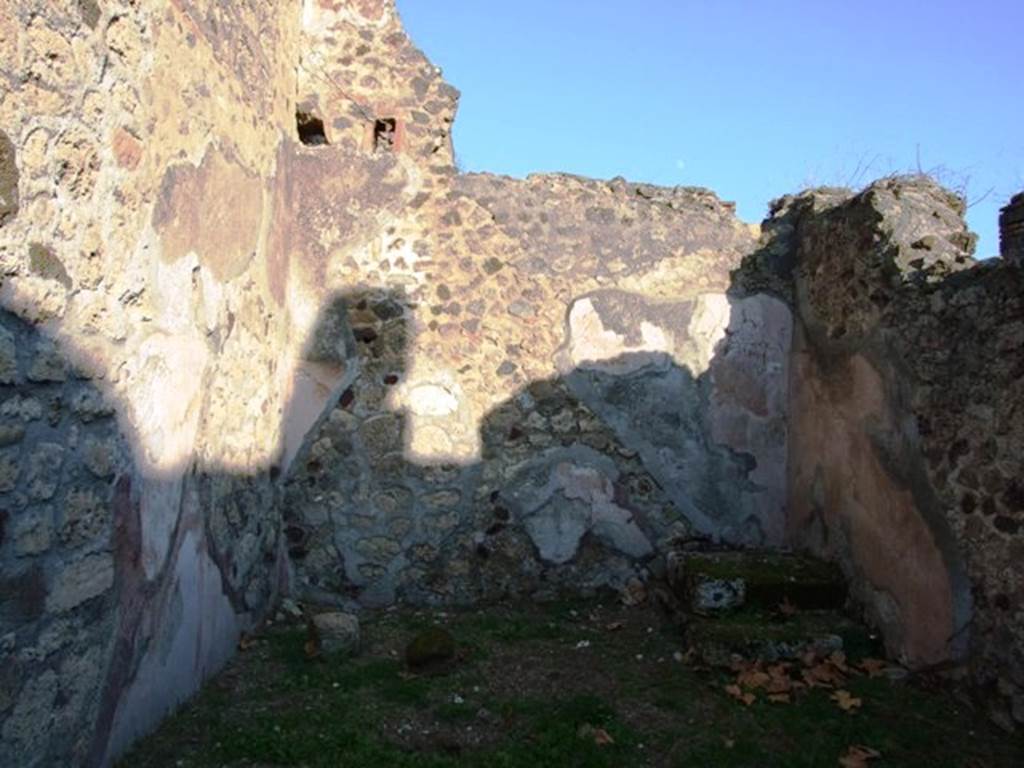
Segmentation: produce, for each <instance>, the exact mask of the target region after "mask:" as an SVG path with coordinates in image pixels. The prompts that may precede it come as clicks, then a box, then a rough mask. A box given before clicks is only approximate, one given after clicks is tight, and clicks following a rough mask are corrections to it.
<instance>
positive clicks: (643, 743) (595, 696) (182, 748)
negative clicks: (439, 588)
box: [119, 604, 1024, 768]
mask: <svg viewBox="0 0 1024 768" xmlns="http://www.w3.org/2000/svg"><path fill="white" fill-rule="evenodd" d="M620 614H621V612H620ZM620 614H616V616H619V615H620ZM608 615H609V614H607V613H599V614H598V615H597V618H595V619H594V620H593V621H590V620H589V619H588V608H587V607H586V606H582V607H581V606H578V605H576V606H568V605H563V604H556V605H551V606H545V607H544V608H536V607H535V606H532V607H529V608H528V609H524V610H523V611H509V610H508V609H494V610H478V611H469V612H465V613H459V614H452V615H449V616H448V617H447V618H446V619H444V622H445V626H446V628H447V629H449V630H450V631H451V632H452V634H453V635H454V636H455V637H456V639H457V640H458V642H459V645H460V647H461V648H462V650H463V652H462V654H461V659H460V661H459V662H458V664H457V665H456V666H455V667H454V668H453V669H451V670H450V673H449V674H443V675H430V676H426V675H425V676H416V675H412V674H410V673H408V672H407V671H406V670H405V669H404V666H403V664H402V663H401V662H400V661H399V659H400V658H401V653H400V650H401V648H402V646H403V644H404V642H406V641H407V639H408V638H409V637H411V636H412V635H413V634H415V632H416V631H418V630H419V629H422V628H423V627H425V626H429V625H430V623H431V620H430V618H429V617H428V616H425V615H422V614H421V615H419V616H410V615H405V614H401V613H398V614H388V615H385V616H383V617H381V618H380V619H378V620H376V621H371V622H367V623H366V625H365V626H364V635H365V636H366V638H368V639H369V640H371V641H377V645H373V646H372V647H373V649H374V650H373V651H372V652H371V651H364V652H363V653H362V654H361V655H359V656H357V657H355V658H351V659H327V660H310V659H307V658H306V657H305V653H304V651H303V643H304V633H303V632H302V631H301V630H298V629H291V630H274V631H273V632H270V633H268V634H267V635H266V636H265V638H264V639H263V640H261V642H260V644H259V645H258V646H257V648H256V649H255V650H253V651H248V652H246V653H244V654H242V655H241V656H240V657H239V659H238V660H237V661H236V663H235V664H234V665H233V666H232V668H231V669H229V670H228V672H226V673H225V674H224V675H222V676H221V677H220V678H218V679H215V680H214V681H212V682H211V683H210V684H209V685H208V686H207V687H206V689H205V690H204V691H203V692H202V693H201V694H200V695H199V696H198V697H196V699H195V700H193V701H192V702H191V703H190V704H189V705H188V706H187V707H186V708H184V709H183V710H181V711H180V712H178V713H177V714H176V715H174V716H173V717H171V718H169V719H168V720H167V721H166V722H165V723H164V724H163V726H162V727H161V728H160V730H159V731H158V732H157V733H156V734H154V735H153V736H151V737H150V738H149V739H147V740H145V741H144V742H143V743H141V744H140V745H138V746H137V748H136V749H135V750H134V751H133V752H132V753H131V754H130V755H128V756H126V757H125V758H124V760H123V761H122V762H121V763H120V764H119V765H120V767H121V768H170V767H172V766H173V768H241V767H242V766H260V768H270V767H271V766H274V767H275V768H276V767H277V766H282V767H283V766H296V767H298V766H302V767H304V768H327V767H328V766H330V767H331V768H338V767H339V766H340V767H345V766H353V768H355V767H358V768H373V767H374V766H387V767H388V768H390V767H392V766H393V767H394V768H455V766H459V767H460V768H463V767H465V768H478V767H479V768H484V767H485V766H486V767H487V768H491V767H497V768H544V767H545V766H569V767H575V766H579V767H580V768H587V767H590V766H593V767H594V768H603V767H605V766H607V767H608V768H611V767H612V766H647V765H652V766H653V765H657V766H679V767H682V766H702V767H703V766H726V767H728V766H737V767H739V766H749V767H751V768H752V767H754V766H757V767H758V768H761V767H766V768H771V767H774V766H777V767H778V768H783V767H784V768H801V767H802V766H808V767H809V766H835V765H837V759H838V757H839V755H841V754H843V753H845V751H846V749H847V748H848V747H849V746H850V745H852V744H867V745H869V746H871V747H873V748H874V749H877V750H879V751H880V752H881V753H882V754H883V760H881V761H879V762H878V763H877V765H878V766H882V767H884V766H922V767H925V766H927V768H937V767H940V766H957V765H967V764H968V761H969V760H978V763H977V764H978V765H979V766H986V767H987V768H1000V767H1002V766H1017V765H1024V748H1022V744H1021V742H1020V739H1014V738H1011V737H1008V736H1006V735H1005V734H1002V733H1001V732H998V731H994V730H993V728H992V727H991V726H990V724H988V723H987V721H985V719H984V718H983V717H982V716H981V715H980V714H979V713H978V712H975V711H972V710H971V708H970V707H969V706H967V705H965V704H962V703H959V700H958V699H957V697H955V696H952V695H949V694H948V693H947V692H941V693H936V692H929V691H926V690H922V689H920V688H918V687H915V686H913V685H910V684H907V683H893V682H890V681H889V680H887V679H884V678H879V679H868V678H866V677H857V678H852V679H851V680H850V681H849V683H848V685H847V688H848V689H849V690H850V691H851V692H852V693H853V694H854V695H856V696H860V697H861V698H862V699H863V702H864V703H863V706H862V708H861V709H860V710H859V711H857V712H856V713H854V714H847V713H844V712H842V711H841V710H840V709H839V708H838V707H837V706H836V705H835V703H834V702H832V701H831V700H830V699H829V692H828V691H823V690H812V691H806V692H801V693H800V694H798V695H797V696H795V698H794V700H793V702H792V703H791V704H772V703H769V702H767V701H765V700H764V699H763V697H759V699H758V701H756V702H755V703H754V704H753V705H751V706H750V707H746V706H744V705H742V704H740V703H739V702H737V701H735V700H734V699H732V698H730V697H729V696H728V695H727V694H726V692H725V691H724V687H725V685H726V684H728V683H729V682H730V681H731V677H730V676H729V674H728V673H727V672H724V671H713V670H701V669H698V668H691V667H688V666H687V665H685V664H681V663H678V662H673V661H671V654H672V652H673V651H674V650H676V649H677V648H678V647H679V646H678V639H677V638H674V637H672V636H670V635H667V634H665V633H662V632H658V631H654V630H653V623H654V622H653V618H652V617H651V616H650V615H644V616H642V617H641V616H640V614H637V616H638V620H636V621H634V622H630V621H628V620H627V626H625V627H623V628H622V629H616V630H615V631H610V630H608V629H607V626H608V621H607V617H608ZM622 615H627V619H628V616H629V614H622ZM583 637H586V638H590V639H591V640H592V644H591V645H590V646H588V647H587V648H584V649H577V648H576V647H575V644H576V642H577V641H578V640H579V639H580V638H583ZM638 657H639V658H638ZM666 658H667V660H666ZM598 729H600V730H601V731H603V732H604V733H607V735H608V736H609V737H610V738H611V741H612V743H605V744H600V743H598V740H595V736H594V734H595V733H597V732H598ZM424 731H427V732H428V734H429V735H423V732H424ZM601 740H602V741H603V739H601Z"/></svg>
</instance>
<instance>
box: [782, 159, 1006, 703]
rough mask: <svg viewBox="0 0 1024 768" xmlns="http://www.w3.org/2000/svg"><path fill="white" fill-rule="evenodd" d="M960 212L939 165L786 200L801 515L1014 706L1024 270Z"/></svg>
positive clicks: (794, 526)
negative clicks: (980, 249)
mask: <svg viewBox="0 0 1024 768" xmlns="http://www.w3.org/2000/svg"><path fill="white" fill-rule="evenodd" d="M963 212H964V206H963V202H962V201H960V200H959V199H957V198H956V197H955V196H953V195H951V194H950V193H949V192H947V191H945V190H943V189H942V188H940V187H938V186H937V185H935V184H934V183H932V182H930V181H929V180H927V179H896V180H888V181H882V182H877V183H876V184H874V185H872V186H870V187H869V188H868V189H866V190H865V191H864V192H862V193H860V194H858V195H856V196H851V195H850V194H848V193H845V194H844V193H841V192H834V191H824V192H809V193H805V194H803V195H801V196H798V197H796V198H787V199H783V200H782V201H780V202H779V203H778V204H777V210H776V213H775V220H774V223H773V225H772V226H771V227H770V228H769V229H771V231H773V232H774V233H775V235H776V239H781V240H784V241H785V242H786V243H788V247H789V248H790V249H791V251H792V254H793V259H792V263H794V264H795V265H796V271H795V281H794V285H795V295H796V308H797V316H798V318H799V322H798V332H797V334H796V338H795V341H794V364H793V379H792V385H791V397H792V399H791V404H790V410H791V414H792V420H791V422H790V435H791V441H790V468H789V471H790V486H789V492H790V499H791V506H790V530H791V537H792V540H793V541H794V542H796V543H800V544H808V545H810V546H811V547H813V548H814V549H816V550H818V551H819V552H822V553H825V554H829V555H832V556H836V557H839V558H840V559H841V560H842V561H843V562H844V563H845V564H846V567H847V570H848V573H849V575H850V576H851V577H852V580H853V583H854V586H855V588H856V591H857V592H858V594H859V596H860V597H861V598H862V599H863V600H864V602H865V603H866V604H867V606H868V607H869V610H870V611H871V612H872V613H873V615H874V616H873V617H874V619H875V621H876V622H877V623H878V624H879V625H880V626H881V628H882V629H883V630H884V633H885V637H886V640H887V643H888V645H889V648H890V650H891V651H892V652H894V653H897V654H899V655H901V656H903V657H904V658H905V659H906V660H907V661H908V662H909V663H911V664H917V665H921V664H929V663H937V662H941V661H943V660H946V659H950V658H958V659H962V658H965V657H967V656H968V654H970V658H971V659H972V660H973V664H974V668H975V670H976V672H977V673H978V675H979V676H980V677H981V678H983V679H986V680H988V681H990V682H993V683H997V684H998V685H999V687H1000V689H1001V690H1002V692H1003V693H1004V694H1009V695H1011V701H1012V702H1013V706H1014V708H1015V710H1016V712H1015V714H1016V716H1017V717H1018V718H1020V717H1021V716H1024V698H1022V697H1021V685H1022V684H1024V677H1022V676H1021V675H1022V673H1024V657H1022V656H1021V655H1020V650H1021V648H1024V624H1022V623H1021V618H1022V617H1024V579H1022V574H1021V570H1020V563H1021V554H1024V550H1022V546H1024V540H1022V539H1021V529H1022V525H1024V494H1022V493H1021V490H1022V487H1021V477H1022V476H1024V475H1022V471H1024V466H1022V460H1024V452H1022V448H1024V445H1022V443H1021V441H1022V436H1024V421H1022V419H1024V412H1022V410H1021V403H1024V275H1022V273H1021V270H1020V268H1019V267H1018V266H1015V265H1013V264H1011V263H1008V262H1005V261H1002V262H1001V261H998V260H997V261H993V262H982V263H975V262H974V261H973V260H972V259H971V258H970V253H971V251H972V250H973V237H972V236H971V235H970V234H969V233H968V232H967V231H966V229H965V227H964V225H963V221H962V215H963ZM775 245H776V246H777V247H778V246H779V243H778V242H777V243H775Z"/></svg>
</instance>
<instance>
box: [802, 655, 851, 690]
mask: <svg viewBox="0 0 1024 768" xmlns="http://www.w3.org/2000/svg"><path fill="white" fill-rule="evenodd" d="M801 676H802V677H803V679H804V682H805V683H807V685H808V686H809V687H811V688H834V687H836V686H837V685H839V684H840V683H842V682H843V680H845V678H844V677H843V673H842V672H841V671H840V670H839V669H838V668H837V667H836V666H835V665H834V664H832V662H830V661H823V662H821V663H820V664H815V665H814V666H813V667H808V668H807V669H805V670H804V671H803V672H801Z"/></svg>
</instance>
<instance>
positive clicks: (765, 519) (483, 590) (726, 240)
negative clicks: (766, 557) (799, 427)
mask: <svg viewBox="0 0 1024 768" xmlns="http://www.w3.org/2000/svg"><path fill="white" fill-rule="evenodd" d="M391 155H397V156H395V157H394V158H392V157H391ZM299 162H301V163H302V164H303V168H304V170H303V172H302V173H301V174H299V175H300V176H301V178H302V180H303V182H302V185H301V189H299V190H298V191H297V199H298V200H300V203H299V205H298V208H299V210H300V211H301V212H302V213H300V215H299V218H300V224H299V226H298V227H297V228H296V232H295V237H294V240H293V242H294V243H295V244H296V247H295V248H294V253H295V254H296V255H295V258H296V259H297V260H298V261H299V262H300V263H301V264H302V266H301V267H300V269H299V271H300V272H301V273H303V274H310V275H315V277H312V278H307V284H308V285H310V286H314V285H321V286H323V291H324V294H325V295H331V296H335V297H337V298H340V299H341V300H342V301H343V302H344V304H345V305H346V307H347V316H348V324H349V327H350V328H351V330H352V333H353V339H354V342H355V347H354V348H353V349H351V350H350V352H349V358H348V360H346V361H345V363H344V364H343V365H341V366H339V368H338V370H339V371H341V370H345V371H351V370H358V371H359V374H358V376H356V377H355V378H354V379H352V380H351V387H350V388H349V389H348V390H347V391H346V392H345V394H344V396H343V397H341V399H340V401H339V402H338V405H337V406H336V408H335V409H334V410H333V412H332V413H331V414H330V416H329V418H328V419H327V421H326V422H325V423H324V424H323V425H322V427H321V429H320V431H319V432H317V433H316V434H315V435H314V436H313V437H312V438H311V439H310V440H309V448H308V451H307V452H304V453H301V454H300V455H299V458H298V465H297V466H296V467H295V472H294V474H293V476H292V477H291V479H290V482H289V485H288V491H287V498H286V505H285V517H286V526H287V527H286V533H287V535H288V538H289V542H290V551H291V554H292V558H293V563H294V564H295V568H296V574H297V588H298V589H300V590H302V591H304V592H305V593H306V594H311V595H314V596H316V597H319V598H321V599H335V600H337V599H345V600H356V601H358V602H360V603H362V604H367V605H380V604H387V603H390V602H392V601H394V600H395V599H405V600H411V601H415V602H445V601H460V602H468V601H472V600H475V599H480V598H495V597H500V596H502V595H505V594H510V593H514V594H532V593H538V592H541V593H543V592H546V591H550V590H552V589H555V588H558V587H567V588H580V587H584V588H587V587H597V586H613V587H618V588H621V587H622V586H623V585H625V584H626V583H628V582H629V581H630V580H631V579H633V578H637V577H639V576H644V575H645V574H646V573H647V571H646V569H647V567H648V566H650V565H651V564H652V561H654V560H655V559H656V555H657V553H658V552H659V551H661V550H663V549H664V548H665V547H666V546H667V544H668V542H669V541H670V540H671V539H672V538H673V537H680V536H682V537H685V536H694V535H704V536H708V537H713V538H716V539H720V540H724V541H731V542H734V543H742V544H749V545H772V544H778V543H781V541H782V538H783V535H784V528H785V517H784V503H785V456H786V454H785V442H786V407H787V394H786V393H787V386H788V350H789V340H790V335H791V320H790V313H789V310H788V309H787V308H786V306H785V304H784V303H783V302H781V301H779V300H777V299H774V298H770V297H767V296H764V295H751V296H741V295H736V296H733V295H729V294H727V291H729V289H730V285H731V284H730V271H731V270H732V269H735V268H736V267H737V266H738V265H739V263H740V261H741V259H742V257H743V255H744V254H745V253H747V252H749V251H750V250H752V249H753V248H754V247H755V243H756V241H755V239H754V236H753V233H752V231H751V229H750V228H749V227H748V226H746V225H744V224H742V223H740V222H739V221H737V220H736V219H735V217H734V215H733V213H732V210H731V209H730V208H729V207H728V206H726V205H725V204H723V203H721V202H720V201H719V200H718V199H717V198H716V197H715V196H714V195H712V194H711V193H709V192H707V191H704V190H697V189H677V190H664V189H657V188H652V187H647V186H642V185H640V186H638V185H633V184H628V183H626V182H623V181H614V182H610V183H604V182H594V181H589V180H585V179H579V178H574V177H569V176H537V177H531V178H530V179H527V180H525V181H515V180H512V179H504V178H497V177H491V176H486V175H471V176H456V175H454V174H453V173H452V172H451V170H450V168H438V169H435V170H434V171H431V169H430V168H429V167H428V168H426V169H424V168H423V167H422V162H421V164H420V167H419V168H414V169H412V170H408V169H407V168H406V166H407V165H408V164H409V163H411V162H416V158H410V157H408V156H404V155H403V153H402V151H401V149H399V150H398V151H397V152H393V153H381V152H377V153H375V154H371V155H369V156H363V155H356V156H354V157H353V155H352V147H345V146H319V147H315V148H310V149H306V150H303V151H302V153H301V158H300V160H299ZM355 167H359V168H361V169H364V170H360V171H359V172H357V173H352V170H351V169H353V168H355ZM403 172H404V173H406V175H407V177H409V178H416V179H418V180H419V181H420V184H419V186H418V187H413V189H418V190H420V191H419V192H417V194H416V196H415V197H413V198H412V199H411V200H408V201H407V202H406V203H405V204H406V205H407V208H405V209H404V218H398V216H397V212H396V210H395V202H396V197H395V196H394V195H392V196H391V197H388V195H387V194H382V190H384V188H385V186H386V181H385V180H386V179H388V178H389V174H391V173H394V174H396V175H397V174H401V173H403ZM342 178H346V179H349V180H350V181H349V184H350V185H351V181H352V180H357V181H359V182H360V184H359V186H348V187H346V190H345V194H344V195H342V194H338V193H336V192H335V191H334V190H336V189H337V188H338V185H339V184H340V183H341V181H340V179H342ZM394 184H395V189H396V190H397V189H401V188H402V187H400V180H396V181H395V182H394ZM405 189H406V190H408V189H409V187H405ZM353 208H355V209H357V210H359V211H360V212H361V214H362V215H361V216H360V222H361V223H360V224H359V225H356V224H355V223H354V222H353V223H352V224H346V225H343V226H340V227H338V226H335V223H336V222H338V221H344V222H347V221H348V220H349V219H350V218H351V217H352V215H351V213H350V211H351V210H352V209H353ZM399 210H401V209H399ZM368 222H370V223H369V224H368ZM323 223H328V224H327V226H325V225H324V224H323ZM320 303H322V302H320ZM347 383H349V382H348V381H347V382H346V384H347Z"/></svg>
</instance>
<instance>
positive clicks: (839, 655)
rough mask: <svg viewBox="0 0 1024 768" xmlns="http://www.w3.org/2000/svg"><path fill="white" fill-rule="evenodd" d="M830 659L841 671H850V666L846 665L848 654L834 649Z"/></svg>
mask: <svg viewBox="0 0 1024 768" xmlns="http://www.w3.org/2000/svg"><path fill="white" fill-rule="evenodd" d="M828 661H829V663H830V664H831V665H832V666H834V667H835V668H836V669H838V670H839V671H840V672H849V671H850V668H849V667H848V666H846V654H845V653H843V652H842V651H834V652H833V653H832V655H831V656H829V657H828Z"/></svg>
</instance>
